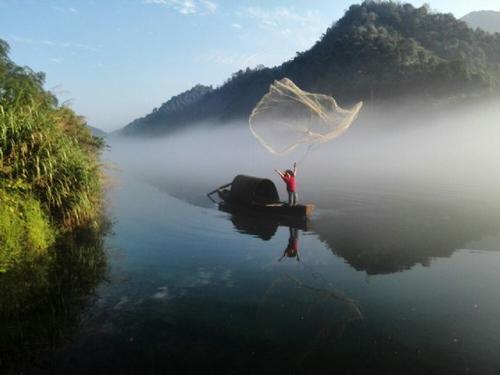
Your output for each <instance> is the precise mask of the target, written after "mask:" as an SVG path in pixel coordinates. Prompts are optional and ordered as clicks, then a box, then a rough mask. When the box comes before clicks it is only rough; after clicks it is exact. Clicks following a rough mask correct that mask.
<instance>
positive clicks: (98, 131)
mask: <svg viewBox="0 0 500 375" xmlns="http://www.w3.org/2000/svg"><path fill="white" fill-rule="evenodd" d="M87 127H88V128H89V129H90V131H91V132H92V135H93V136H94V137H101V138H102V137H106V136H107V135H108V133H106V132H105V131H104V130H101V129H98V128H94V127H93V126H90V125H87Z"/></svg>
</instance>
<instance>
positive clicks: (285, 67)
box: [122, 1, 500, 135]
mask: <svg viewBox="0 0 500 375" xmlns="http://www.w3.org/2000/svg"><path fill="white" fill-rule="evenodd" d="M283 77H288V78H290V79H292V80H293V81H294V82H295V83H296V84H297V85H298V86H299V87H301V88H302V89H304V90H307V91H312V92H318V93H324V94H328V95H333V96H334V97H335V98H337V100H338V101H339V103H340V104H350V103H352V102H356V101H360V100H364V101H380V100H390V99H393V98H401V97H404V96H412V95H418V96H419V98H424V99H425V98H427V99H429V100H433V99H435V98H443V97H454V96H463V95H469V94H477V93H488V92H491V91H492V90H497V89H498V88H499V77H500V35H499V34H489V33H486V32H484V31H483V30H473V29H471V28H469V27H468V26H467V24H466V23H465V22H464V21H461V20H457V19H455V18H454V16H453V15H451V14H440V13H433V12H431V11H430V10H429V8H428V7H426V6H423V7H420V8H415V7H414V6H412V5H410V4H399V3H394V2H373V1H365V2H364V3H362V4H361V5H352V6H351V7H350V8H349V10H348V11H347V12H346V13H345V15H344V17H343V18H342V19H340V20H339V21H338V22H336V23H335V24H333V25H332V26H331V27H330V28H329V29H328V30H326V32H325V34H324V35H323V36H322V38H321V39H320V40H319V41H318V42H317V43H316V44H315V45H314V46H313V47H312V48H311V49H309V50H308V51H305V52H303V53H298V54H297V56H296V57H295V58H294V59H292V60H290V61H287V62H285V63H283V64H282V65H280V66H277V67H274V68H258V69H246V70H245V71H238V72H236V73H234V74H233V75H232V77H231V78H230V79H229V80H227V81H226V82H225V83H224V84H223V85H221V86H220V87H218V88H216V89H211V88H206V87H203V86H196V87H194V88H193V89H191V90H189V91H187V92H185V93H183V94H181V95H179V96H178V97H174V98H172V99H171V100H170V101H168V102H167V103H165V104H164V105H163V106H162V107H160V109H159V110H155V111H153V113H151V114H149V115H147V116H145V117H144V118H141V119H138V120H135V121H134V122H132V123H131V124H129V125H128V126H127V127H125V128H124V129H123V131H122V132H123V133H124V134H127V135H135V134H137V135H153V134H168V133H169V132H172V131H175V130H179V129H182V128H183V127H185V126H187V125H189V124H192V123H196V122H201V121H205V120H210V121H216V122H224V121H228V120H233V119H244V118H246V117H247V116H248V115H249V113H250V112H251V110H252V108H253V107H254V106H255V104H256V103H257V102H258V101H259V99H260V98H261V97H262V95H264V94H265V92H266V91H267V89H268V87H269V85H270V83H271V82H273V80H276V79H281V78H283ZM180 98H182V99H183V100H182V101H180V100H179V99H180ZM184 99H185V100H184ZM174 103H175V106H174Z"/></svg>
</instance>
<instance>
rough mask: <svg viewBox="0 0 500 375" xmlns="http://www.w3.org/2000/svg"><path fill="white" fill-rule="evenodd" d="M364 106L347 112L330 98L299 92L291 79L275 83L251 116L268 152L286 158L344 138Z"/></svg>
mask: <svg viewBox="0 0 500 375" xmlns="http://www.w3.org/2000/svg"><path fill="white" fill-rule="evenodd" d="M362 106H363V103H362V102H359V103H358V104H356V105H355V106H353V107H352V108H351V109H343V108H341V107H339V106H338V105H337V102H336V101H335V99H334V98H333V97H331V96H328V95H323V94H313V93H310V92H307V91H303V90H301V89H300V88H298V87H297V86H296V85H295V84H294V83H293V82H292V81H291V80H290V79H288V78H283V79H281V80H279V81H274V83H273V84H271V86H270V88H269V92H268V93H267V94H265V95H264V96H263V97H262V99H261V100H260V102H259V103H257V105H256V106H255V108H254V109H253V111H252V114H251V115H250V119H249V126H250V131H251V132H252V134H253V135H254V136H255V138H257V140H258V141H259V142H260V143H261V144H262V146H264V147H265V148H266V149H267V150H268V151H270V152H272V153H273V154H278V155H281V154H285V153H287V152H289V151H291V150H293V149H294V148H296V147H297V146H299V145H301V144H313V143H324V142H328V141H330V140H332V139H334V138H336V137H338V136H340V135H341V134H343V133H344V132H345V131H346V130H347V129H348V128H349V126H351V124H352V123H353V122H354V120H355V119H356V117H357V116H358V113H359V111H360V110H361V107H362Z"/></svg>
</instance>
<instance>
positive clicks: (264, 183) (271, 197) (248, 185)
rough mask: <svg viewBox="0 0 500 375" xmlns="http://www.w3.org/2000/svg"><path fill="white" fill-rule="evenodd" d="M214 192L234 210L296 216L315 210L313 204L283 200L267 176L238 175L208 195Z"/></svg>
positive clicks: (308, 215)
mask: <svg viewBox="0 0 500 375" xmlns="http://www.w3.org/2000/svg"><path fill="white" fill-rule="evenodd" d="M214 193H217V194H218V195H219V197H220V198H221V199H222V200H223V201H224V203H225V205H226V206H228V207H229V206H230V207H231V209H233V210H240V211H242V210H246V211H252V212H259V213H263V214H266V215H273V216H282V217H296V218H300V217H301V218H307V217H310V216H311V215H312V212H313V210H314V205H312V204H306V205H302V204H297V205H294V206H290V205H289V204H287V203H284V202H281V201H280V198H279V195H278V191H277V190H276V186H275V185H274V183H273V182H272V181H271V180H268V179H266V178H258V177H252V176H245V175H238V176H236V177H235V178H234V180H233V182H232V183H230V184H226V185H224V186H221V187H219V188H218V189H215V190H214V191H212V192H211V193H209V194H208V196H209V197H210V195H211V194H214Z"/></svg>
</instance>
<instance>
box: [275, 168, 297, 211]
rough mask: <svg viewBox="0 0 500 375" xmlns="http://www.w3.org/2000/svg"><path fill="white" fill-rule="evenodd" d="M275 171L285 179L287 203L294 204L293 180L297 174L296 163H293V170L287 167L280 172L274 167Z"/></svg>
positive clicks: (295, 198) (294, 183)
mask: <svg viewBox="0 0 500 375" xmlns="http://www.w3.org/2000/svg"><path fill="white" fill-rule="evenodd" d="M275 171H276V173H278V174H279V175H280V177H281V178H282V179H283V181H285V184H286V191H287V192H288V204H289V205H290V206H295V205H296V204H297V198H298V197H297V184H296V182H295V176H297V163H293V171H292V170H291V169H287V170H286V171H285V172H281V171H279V170H277V169H275Z"/></svg>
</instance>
